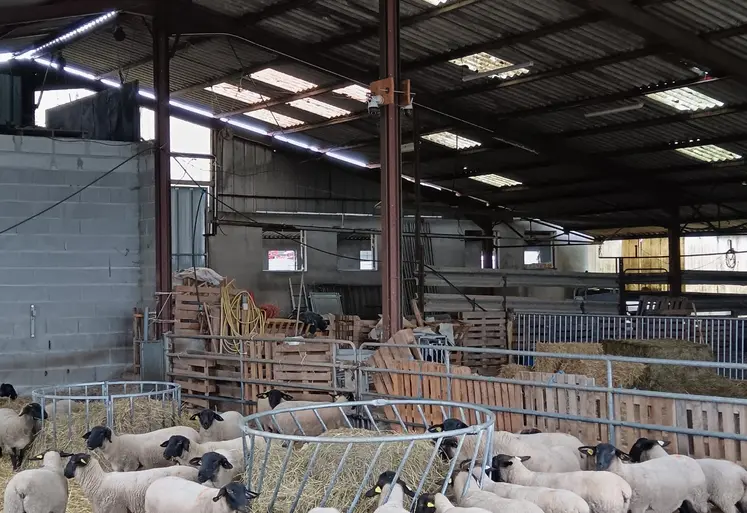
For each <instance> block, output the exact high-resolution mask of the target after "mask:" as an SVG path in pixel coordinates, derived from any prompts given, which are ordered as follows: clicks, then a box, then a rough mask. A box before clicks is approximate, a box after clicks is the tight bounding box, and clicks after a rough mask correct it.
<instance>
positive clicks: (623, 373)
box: [532, 342, 646, 388]
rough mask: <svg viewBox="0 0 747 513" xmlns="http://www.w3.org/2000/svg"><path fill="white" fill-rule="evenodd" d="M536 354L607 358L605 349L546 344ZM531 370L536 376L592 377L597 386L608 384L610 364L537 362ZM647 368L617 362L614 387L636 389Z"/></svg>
mask: <svg viewBox="0 0 747 513" xmlns="http://www.w3.org/2000/svg"><path fill="white" fill-rule="evenodd" d="M537 351H538V352H541V353H567V354H589V355H601V354H604V353H605V351H604V345H603V344H597V343H588V342H582V343H576V342H561V343H553V344H549V343H543V342H540V343H538V344H537ZM534 361H535V364H534V367H533V368H532V370H534V371H537V372H550V373H555V372H559V371H563V372H564V373H566V374H579V375H582V376H589V377H590V378H594V379H595V380H596V383H597V385H600V386H601V385H606V383H607V363H606V362H603V361H597V360H578V359H573V358H535V360H534ZM645 369H646V365H645V364H642V363H628V362H615V363H613V364H612V384H613V386H615V387H619V388H633V387H635V386H636V383H637V382H638V381H639V380H640V378H641V376H642V375H643V374H644V372H645Z"/></svg>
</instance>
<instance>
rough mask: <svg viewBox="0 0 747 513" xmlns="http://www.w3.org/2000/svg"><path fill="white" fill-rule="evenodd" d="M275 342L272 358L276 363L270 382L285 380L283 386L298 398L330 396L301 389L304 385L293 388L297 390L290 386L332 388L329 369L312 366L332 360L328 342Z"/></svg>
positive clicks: (312, 398)
mask: <svg viewBox="0 0 747 513" xmlns="http://www.w3.org/2000/svg"><path fill="white" fill-rule="evenodd" d="M312 340H313V339H312ZM274 344H275V345H274V347H273V349H272V359H273V360H274V361H275V362H276V363H274V364H273V366H272V379H273V381H279V382H282V383H284V385H283V389H284V390H285V391H288V392H289V393H290V394H291V395H293V397H294V398H295V399H296V400H299V401H310V400H319V399H320V398H321V397H323V398H329V395H328V394H326V393H325V392H318V391H314V390H304V389H303V388H297V389H295V390H298V392H293V390H294V387H293V385H294V384H298V385H312V386H317V387H325V388H331V387H332V385H333V382H332V368H331V367H321V366H318V365H314V364H315V363H326V364H332V363H334V362H333V358H332V353H333V351H332V345H331V344H329V343H325V342H318V343H314V342H302V343H299V344H288V343H279V342H275V343H274Z"/></svg>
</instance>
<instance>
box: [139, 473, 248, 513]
mask: <svg viewBox="0 0 747 513" xmlns="http://www.w3.org/2000/svg"><path fill="white" fill-rule="evenodd" d="M257 497H258V494H256V493H255V492H253V491H251V490H247V488H246V487H245V486H244V485H243V484H241V483H229V484H227V485H226V486H224V487H222V488H221V489H220V490H218V491H217V493H216V490H215V489H214V488H208V487H207V486H203V485H201V484H199V483H190V482H189V481H184V480H182V479H179V478H176V477H164V478H163V479H158V480H157V481H155V482H154V483H153V484H151V485H150V487H149V488H148V490H147V491H146V492H145V513H173V512H174V511H179V512H180V513H228V512H230V511H248V509H249V507H248V506H249V501H251V500H252V499H256V498H257ZM224 498H225V500H224V501H221V499H224Z"/></svg>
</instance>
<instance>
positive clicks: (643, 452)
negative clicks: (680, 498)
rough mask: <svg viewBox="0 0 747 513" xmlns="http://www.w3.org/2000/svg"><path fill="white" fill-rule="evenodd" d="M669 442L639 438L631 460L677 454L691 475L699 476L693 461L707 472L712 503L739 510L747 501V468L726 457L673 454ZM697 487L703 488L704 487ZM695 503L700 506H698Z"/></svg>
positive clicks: (727, 511) (725, 509)
mask: <svg viewBox="0 0 747 513" xmlns="http://www.w3.org/2000/svg"><path fill="white" fill-rule="evenodd" d="M668 445H669V442H668V441H665V440H651V439H649V438H639V439H638V440H636V442H635V443H634V444H633V446H632V447H631V448H630V453H629V456H630V460H631V461H633V462H635V463H638V462H647V461H653V460H659V459H664V458H674V459H675V460H676V461H678V462H679V465H681V466H682V467H684V468H689V469H690V474H689V475H691V476H693V477H695V476H698V473H697V471H696V470H695V468H694V465H693V462H695V463H696V464H697V465H698V466H699V467H700V469H701V470H702V471H703V475H704V476H705V480H706V493H707V497H708V500H709V501H710V502H711V503H713V504H714V505H716V506H717V507H718V508H719V509H720V510H721V511H723V512H724V513H735V512H736V511H737V507H736V505H737V504H740V506H742V507H744V506H745V505H747V501H745V499H746V498H747V496H746V492H747V471H745V470H744V469H743V468H742V467H740V466H739V465H737V464H736V463H732V462H730V461H725V460H716V459H699V460H693V459H692V458H690V457H688V456H681V455H670V454H668V453H667V452H666V451H665V450H664V447H667V446H668ZM698 490H699V491H701V492H702V488H699V489H698ZM691 504H692V502H691ZM693 506H695V504H693ZM695 507H696V509H697V506H695ZM701 507H702V503H701Z"/></svg>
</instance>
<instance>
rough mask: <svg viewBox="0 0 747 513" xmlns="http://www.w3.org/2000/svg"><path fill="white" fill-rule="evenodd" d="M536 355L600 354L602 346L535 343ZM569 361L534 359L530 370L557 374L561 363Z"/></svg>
mask: <svg viewBox="0 0 747 513" xmlns="http://www.w3.org/2000/svg"><path fill="white" fill-rule="evenodd" d="M537 352H538V353H569V354H602V345H601V344H595V343H585V342H559V343H548V342H539V343H537ZM569 361H570V360H567V359H563V358H541V357H538V358H535V359H534V366H533V367H532V370H534V371H536V372H550V373H554V372H558V371H559V370H561V367H562V365H563V363H567V362H569Z"/></svg>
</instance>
